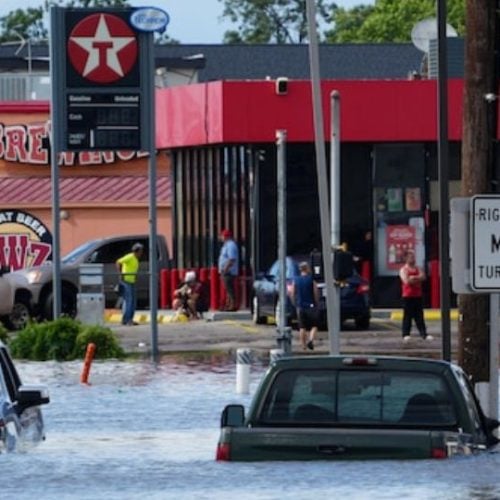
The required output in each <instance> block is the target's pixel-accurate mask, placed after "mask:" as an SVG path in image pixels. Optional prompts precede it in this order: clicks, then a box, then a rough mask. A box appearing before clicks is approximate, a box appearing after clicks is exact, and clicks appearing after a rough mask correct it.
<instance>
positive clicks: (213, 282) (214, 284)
mask: <svg viewBox="0 0 500 500" xmlns="http://www.w3.org/2000/svg"><path fill="white" fill-rule="evenodd" d="M220 288H221V287H220V286H219V272H218V271H217V268H216V267H211V268H210V309H219V304H220V297H219V293H220Z"/></svg>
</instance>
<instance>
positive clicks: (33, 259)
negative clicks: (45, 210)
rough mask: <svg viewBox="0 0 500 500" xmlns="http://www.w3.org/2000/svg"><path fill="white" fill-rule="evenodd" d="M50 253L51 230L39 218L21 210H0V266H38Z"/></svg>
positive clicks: (12, 267) (14, 267) (14, 268)
mask: <svg viewBox="0 0 500 500" xmlns="http://www.w3.org/2000/svg"><path fill="white" fill-rule="evenodd" d="M51 253H52V234H51V232H50V231H49V229H48V228H47V226H45V224H44V223H43V222H42V221H41V220H40V219H38V218H37V217H35V216H34V215H31V214H29V213H27V212H23V211H22V210H1V211H0V266H5V267H8V268H9V269H10V270H11V271H16V270H17V269H22V268H25V267H29V266H40V265H42V264H43V263H44V262H46V261H47V260H48V259H50V256H51Z"/></svg>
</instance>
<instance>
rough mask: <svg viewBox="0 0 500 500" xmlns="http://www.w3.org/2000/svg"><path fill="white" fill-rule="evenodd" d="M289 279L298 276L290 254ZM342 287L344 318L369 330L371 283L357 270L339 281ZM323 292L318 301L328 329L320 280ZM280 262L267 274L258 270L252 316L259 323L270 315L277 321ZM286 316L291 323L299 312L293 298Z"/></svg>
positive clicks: (321, 322)
mask: <svg viewBox="0 0 500 500" xmlns="http://www.w3.org/2000/svg"><path fill="white" fill-rule="evenodd" d="M286 267H287V269H286V279H287V284H288V286H290V285H291V284H292V282H293V280H294V279H295V278H296V277H297V276H299V274H300V273H299V267H298V262H297V260H295V259H293V258H291V257H287V265H286ZM338 286H339V287H340V314H341V318H340V319H341V321H342V322H344V321H346V320H349V319H353V320H354V323H355V325H356V328H358V329H360V330H366V329H368V328H369V327H370V301H369V292H370V286H369V284H368V282H367V281H366V280H365V279H364V278H362V277H361V276H360V275H359V274H358V273H356V272H354V273H353V274H352V276H351V277H349V278H348V279H347V280H345V281H343V282H341V283H339V284H338ZM318 287H319V289H320V291H321V300H320V304H319V312H320V328H322V329H325V328H326V301H325V293H324V292H325V291H326V288H325V284H324V283H321V282H319V283H318ZM280 307H281V305H280V303H279V262H278V261H276V262H275V263H274V264H273V265H272V266H271V267H270V268H269V270H268V271H267V272H266V273H259V274H258V275H257V276H256V279H255V281H254V283H253V300H252V315H253V320H254V322H255V323H257V324H263V323H266V322H267V319H268V317H272V318H274V320H275V321H276V320H277V318H278V317H279V309H280ZM286 307H287V319H288V322H289V323H290V324H291V323H293V322H294V321H295V319H296V311H295V307H294V306H293V304H292V302H291V300H290V298H289V297H288V298H287V305H286Z"/></svg>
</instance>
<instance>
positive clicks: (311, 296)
mask: <svg viewBox="0 0 500 500" xmlns="http://www.w3.org/2000/svg"><path fill="white" fill-rule="evenodd" d="M299 271H300V275H299V276H297V277H296V278H295V279H294V281H293V283H292V286H291V290H290V296H291V299H292V302H293V303H294V305H295V307H296V308H297V319H298V321H299V337H300V342H301V344H302V348H303V349H304V350H305V349H310V350H311V351H312V350H313V349H314V337H315V335H316V332H317V331H318V309H317V306H318V303H319V290H318V287H317V285H316V282H315V281H314V279H313V276H312V273H311V267H310V265H309V263H308V262H305V261H304V262H301V263H300V264H299ZM308 332H309V336H308Z"/></svg>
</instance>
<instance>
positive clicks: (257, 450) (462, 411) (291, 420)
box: [217, 356, 499, 461]
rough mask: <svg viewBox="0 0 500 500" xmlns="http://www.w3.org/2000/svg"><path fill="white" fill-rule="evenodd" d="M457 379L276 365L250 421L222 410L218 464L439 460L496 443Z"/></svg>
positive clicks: (454, 369) (305, 362)
mask: <svg viewBox="0 0 500 500" xmlns="http://www.w3.org/2000/svg"><path fill="white" fill-rule="evenodd" d="M498 424H499V423H498V422H497V421H496V420H491V419H488V418H486V417H485V416H484V414H483V412H482V410H481V407H480V405H479V404H478V401H477V399H476V397H475V395H474V392H473V390H472V389H471V386H470V384H469V381H468V378H467V376H466V375H465V373H464V372H463V371H462V370H461V369H460V368H459V367H458V366H455V365H453V364H451V363H447V362H444V361H434V360H424V359H412V358H388V357H379V358H377V357H368V358H366V357H345V356H314V357H293V358H285V359H280V360H278V361H277V362H276V363H275V364H274V365H272V366H271V367H270V369H269V370H268V372H267V373H266V375H265V376H264V378H263V380H262V382H261V384H260V386H259V388H258V390H257V392H256V394H255V396H254V398H253V402H252V404H251V407H250V410H249V412H248V415H247V416H245V415H244V408H243V407H242V406H241V405H229V406H227V407H226V408H225V409H224V411H223V413H222V419H221V434H220V439H219V443H218V447H217V459H218V460H249V461H250V460H332V459H333V460H341V459H384V458H391V459H412V458H446V457H450V456H452V455H456V454H472V453H475V452H477V451H479V450H482V449H486V448H488V447H490V446H493V445H494V444H496V443H497V439H496V438H495V436H494V435H493V429H494V428H495V427H497V426H498Z"/></svg>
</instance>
